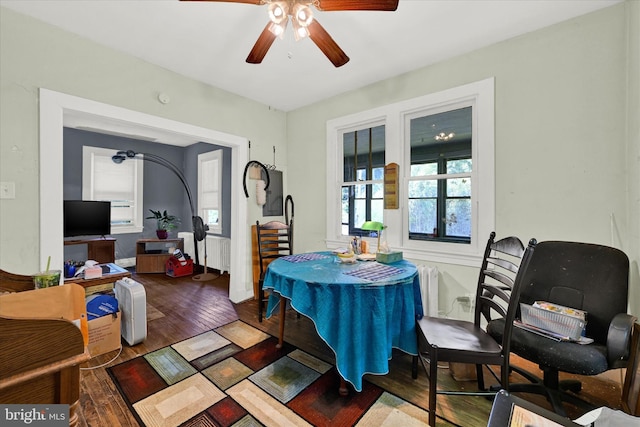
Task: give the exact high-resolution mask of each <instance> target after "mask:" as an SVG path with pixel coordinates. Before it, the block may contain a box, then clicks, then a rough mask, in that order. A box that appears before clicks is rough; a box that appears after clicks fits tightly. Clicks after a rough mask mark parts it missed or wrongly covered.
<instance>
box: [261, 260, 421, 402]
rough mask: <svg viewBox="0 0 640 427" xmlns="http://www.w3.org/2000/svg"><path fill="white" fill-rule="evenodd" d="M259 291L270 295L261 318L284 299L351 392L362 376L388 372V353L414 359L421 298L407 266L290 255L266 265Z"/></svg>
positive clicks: (413, 269)
mask: <svg viewBox="0 0 640 427" xmlns="http://www.w3.org/2000/svg"><path fill="white" fill-rule="evenodd" d="M365 269H370V270H365ZM385 275H386V277H384V276H385ZM381 276H382V277H381ZM362 277H372V279H366V278H362ZM264 288H265V289H269V290H273V292H271V295H270V297H269V302H268V305H267V317H270V316H271V315H272V314H273V311H274V310H275V309H276V307H277V306H278V304H279V302H280V295H282V296H284V297H286V298H287V299H289V300H290V301H291V306H292V307H293V308H294V309H295V310H296V311H297V312H299V313H301V314H303V315H305V316H307V317H309V318H310V319H311V320H312V321H313V323H314V324H315V326H316V330H317V332H318V335H320V337H321V338H322V339H323V340H324V341H325V342H326V343H327V344H328V345H329V347H331V349H332V350H333V351H334V353H335V356H336V367H337V369H338V372H339V373H340V375H341V376H342V378H344V379H345V380H346V381H348V382H350V383H351V384H352V385H353V386H354V388H355V389H356V390H357V391H361V390H362V377H363V375H364V374H367V373H370V374H379V375H383V374H387V373H388V372H389V359H391V354H392V348H398V349H400V350H402V351H404V352H406V353H409V354H412V355H416V354H417V351H418V349H417V339H416V317H422V314H423V313H422V298H421V296H420V282H419V278H418V273H417V268H416V266H415V265H413V264H412V263H410V262H408V261H404V260H403V261H399V262H396V263H393V264H389V265H385V264H379V263H377V262H371V261H368V262H362V261H359V262H357V263H355V264H343V263H340V262H339V260H338V258H337V257H336V256H335V255H333V254H332V253H330V252H316V253H312V254H301V255H294V256H293V257H292V258H288V257H284V258H279V259H277V260H275V261H273V262H272V263H271V264H269V268H268V269H267V272H266V275H265V280H264Z"/></svg>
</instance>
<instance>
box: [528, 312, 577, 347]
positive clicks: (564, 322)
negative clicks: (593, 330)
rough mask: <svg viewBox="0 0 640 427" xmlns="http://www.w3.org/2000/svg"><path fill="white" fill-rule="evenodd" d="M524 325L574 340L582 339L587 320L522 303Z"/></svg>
mask: <svg viewBox="0 0 640 427" xmlns="http://www.w3.org/2000/svg"><path fill="white" fill-rule="evenodd" d="M520 314H521V319H522V323H524V324H527V325H531V326H535V327H536V328H540V329H544V330H547V331H551V332H554V333H556V334H559V335H562V336H564V337H567V338H570V339H572V340H576V341H577V340H578V339H580V336H581V335H582V331H583V329H584V327H585V326H586V324H587V322H586V320H583V319H580V318H578V317H575V316H570V315H568V314H563V313H560V312H557V311H551V310H547V309H544V308H539V307H534V306H531V305H529V304H524V303H520Z"/></svg>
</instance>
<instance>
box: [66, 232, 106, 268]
mask: <svg viewBox="0 0 640 427" xmlns="http://www.w3.org/2000/svg"><path fill="white" fill-rule="evenodd" d="M64 245H65V246H70V245H87V259H92V260H94V261H98V263H100V264H110V263H114V262H116V239H114V238H113V237H99V238H95V239H82V240H65V241H64Z"/></svg>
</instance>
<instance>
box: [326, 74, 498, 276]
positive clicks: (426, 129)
mask: <svg viewBox="0 0 640 427" xmlns="http://www.w3.org/2000/svg"><path fill="white" fill-rule="evenodd" d="M493 139H494V82H493V79H492V78H491V79H487V80H483V81H480V82H475V83H471V84H468V85H464V86H460V87H456V88H452V89H449V90H445V91H442V92H437V93H434V94H430V95H426V96H422V97H419V98H414V99H410V100H407V101H403V102H400V103H396V104H391V105H387V106H384V107H380V108H376V109H374V110H369V111H364V112H361V113H357V114H354V115H351V116H347V117H341V118H338V119H334V120H330V121H328V122H327V178H328V182H329V184H328V186H327V228H326V233H327V234H326V242H327V246H328V247H329V248H337V247H344V245H345V243H346V242H348V241H349V238H348V236H349V235H352V236H353V235H360V231H361V230H359V227H360V226H361V225H362V223H363V222H364V221H365V220H373V221H380V222H383V223H384V224H385V226H386V228H385V231H384V233H383V241H386V242H387V243H388V245H389V246H390V247H391V248H392V249H396V250H401V251H403V253H404V256H405V258H409V259H415V260H430V261H436V262H448V263H454V264H461V265H477V263H478V262H479V261H480V260H481V258H482V252H483V250H484V244H485V242H486V239H487V237H488V235H489V233H490V232H491V231H493V229H494V224H495V207H494V204H495V190H494V141H493ZM392 162H393V163H397V164H398V165H399V180H400V183H399V189H398V191H399V193H398V203H399V207H398V209H383V206H384V184H383V171H384V170H383V168H384V165H385V164H389V163H392ZM332 183H335V184H332Z"/></svg>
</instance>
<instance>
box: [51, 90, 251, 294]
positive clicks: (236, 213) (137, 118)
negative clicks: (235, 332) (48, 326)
mask: <svg viewBox="0 0 640 427" xmlns="http://www.w3.org/2000/svg"><path fill="white" fill-rule="evenodd" d="M82 118H86V119H87V120H93V121H94V122H96V123H98V122H102V123H104V124H105V126H106V124H118V125H121V126H125V127H129V128H133V129H135V128H137V129H139V130H140V132H141V133H143V132H144V131H145V130H149V129H151V130H156V131H159V132H167V133H169V134H172V135H174V136H178V137H181V139H180V138H178V139H177V140H176V141H175V142H174V144H175V145H180V144H187V145H188V144H189V142H188V141H199V142H206V143H211V144H215V145H222V146H226V147H229V148H231V157H232V159H231V177H232V178H231V180H232V182H231V212H232V217H233V218H234V221H233V222H232V224H231V253H232V254H234V255H235V256H232V259H231V276H230V280H229V299H230V300H231V301H233V302H240V301H244V300H246V299H248V298H250V297H251V296H252V295H253V285H252V282H251V279H250V277H249V276H248V272H249V268H248V263H247V261H246V260H247V259H250V258H251V257H250V255H249V254H248V243H247V238H248V236H247V228H248V227H247V226H246V225H247V201H246V199H245V198H243V197H241V195H242V190H241V189H242V183H241V177H242V170H243V167H244V164H245V163H246V162H247V158H248V141H247V139H246V138H242V137H239V136H235V135H231V134H227V133H224V132H218V131H214V130H211V129H206V128H202V127H198V126H193V125H189V124H187V123H182V122H177V121H174V120H170V119H166V118H162V117H157V116H152V115H149V114H145V113H140V112H137V111H133V110H128V109H125V108H121V107H116V106H113V105H108V104H103V103H100V102H96V101H91V100H88V99H84V98H80V97H76V96H72V95H67V94H63V93H60V92H55V91H51V90H48V89H40V267H41V268H44V267H45V266H46V265H47V263H48V257H49V256H50V257H51V263H53V265H62V263H63V261H64V247H63V229H62V224H63V218H62V200H63V194H62V188H63V157H62V152H63V128H64V126H65V124H67V123H69V122H70V121H72V120H78V119H82ZM181 140H182V141H183V142H180V141H181Z"/></svg>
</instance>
